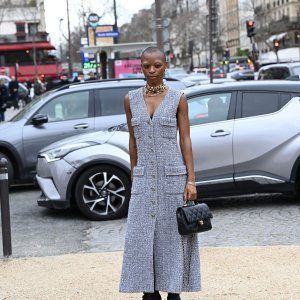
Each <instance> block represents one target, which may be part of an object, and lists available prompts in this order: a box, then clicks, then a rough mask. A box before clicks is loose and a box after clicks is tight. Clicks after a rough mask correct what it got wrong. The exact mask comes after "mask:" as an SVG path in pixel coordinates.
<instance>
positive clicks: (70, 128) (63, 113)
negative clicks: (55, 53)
mask: <svg viewBox="0 0 300 300" xmlns="http://www.w3.org/2000/svg"><path fill="white" fill-rule="evenodd" d="M166 84H167V85H169V86H171V87H173V88H176V89H184V88H185V87H186V85H185V84H184V83H183V82H181V81H178V80H168V79H166ZM144 85H145V80H144V79H132V80H129V79H116V80H106V81H89V82H84V83H79V84H73V85H67V86H63V87H61V88H59V89H57V90H54V91H50V92H47V93H45V94H42V95H41V97H38V98H36V99H35V100H34V101H32V102H30V103H29V104H28V105H27V106H26V107H25V108H24V109H23V110H22V111H20V113H19V114H17V115H16V116H15V117H13V118H12V119H11V120H10V121H9V122H6V123H1V124H0V157H4V158H6V159H7V160H8V179H9V183H10V184H13V183H24V182H33V178H34V175H35V167H36V162H37V155H38V152H39V150H41V149H42V148H43V147H46V146H47V145H49V144H51V143H53V142H56V141H58V140H61V139H63V138H66V137H69V136H73V135H77V134H80V133H83V132H89V131H95V130H101V129H107V128H109V127H111V126H113V125H116V124H119V123H122V122H124V121H125V114H124V104H123V99H124V96H125V95H126V94H127V93H128V91H130V90H133V89H135V88H138V87H141V86H144Z"/></svg>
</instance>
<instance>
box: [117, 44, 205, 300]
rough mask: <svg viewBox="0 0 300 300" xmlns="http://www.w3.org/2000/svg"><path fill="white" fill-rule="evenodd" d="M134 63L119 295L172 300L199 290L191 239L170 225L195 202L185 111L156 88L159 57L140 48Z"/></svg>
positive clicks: (179, 96)
mask: <svg viewBox="0 0 300 300" xmlns="http://www.w3.org/2000/svg"><path fill="white" fill-rule="evenodd" d="M141 64H142V71H143V73H144V75H145V78H146V81H147V83H146V86H145V87H143V88H139V89H136V90H133V91H130V92H129V93H128V95H126V96H125V100H124V106H125V112H126V118H127V124H128V129H129V154H130V164H131V179H132V188H131V199H130V204H129V211H128V219H127V231H126V238H125V248H124V257H123V267H122V275H121V281H120V292H124V293H137V292H143V300H150V299H151V300H160V299H161V295H160V293H159V292H160V291H162V292H167V293H168V298H167V299H168V300H171V299H176V300H178V299H181V297H180V293H181V292H195V291H199V290H200V263H199V249H198V241H197V235H191V236H181V235H179V233H178V230H177V221H176V209H177V207H179V206H182V205H183V203H184V197H185V198H186V199H188V200H195V199H196V198H197V191H196V186H195V174H194V162H193V155H192V145H191V139H190V127H189V119H188V105H187V100H186V97H185V95H183V93H182V92H180V91H176V90H173V89H171V88H169V87H167V86H166V85H165V83H164V81H163V77H164V73H165V70H166V68H167V62H166V56H165V54H164V52H163V51H161V50H160V49H159V48H157V47H149V48H146V49H145V50H144V51H143V52H142V55H141ZM177 131H179V141H180V143H179V145H180V146H178V143H177Z"/></svg>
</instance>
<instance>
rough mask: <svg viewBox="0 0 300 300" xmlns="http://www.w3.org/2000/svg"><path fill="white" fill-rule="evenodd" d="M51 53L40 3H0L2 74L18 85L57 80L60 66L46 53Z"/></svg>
mask: <svg viewBox="0 0 300 300" xmlns="http://www.w3.org/2000/svg"><path fill="white" fill-rule="evenodd" d="M54 49H55V47H54V46H53V45H52V44H51V43H50V41H49V38H48V33H47V32H46V22H45V9H44V0H3V1H1V2H0V66H1V69H0V70H1V73H2V74H6V75H16V76H17V77H18V80H19V81H27V80H31V81H33V80H34V78H35V77H36V76H38V75H43V76H45V77H52V78H53V77H57V75H58V73H59V72H60V65H59V64H58V63H57V61H56V58H55V57H54V56H53V55H51V54H50V53H49V50H54Z"/></svg>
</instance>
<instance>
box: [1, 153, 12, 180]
mask: <svg viewBox="0 0 300 300" xmlns="http://www.w3.org/2000/svg"><path fill="white" fill-rule="evenodd" d="M0 158H5V159H6V160H7V173H8V185H10V184H11V183H12V182H13V181H14V167H13V164H12V162H11V160H10V158H9V157H8V156H7V155H6V154H4V153H2V152H0Z"/></svg>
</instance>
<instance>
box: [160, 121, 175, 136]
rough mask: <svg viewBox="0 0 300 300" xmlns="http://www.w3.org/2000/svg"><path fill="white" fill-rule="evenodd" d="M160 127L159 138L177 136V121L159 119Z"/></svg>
mask: <svg viewBox="0 0 300 300" xmlns="http://www.w3.org/2000/svg"><path fill="white" fill-rule="evenodd" d="M159 123H160V127H161V131H160V132H161V136H162V137H164V138H168V139H170V138H176V135H177V119H176V118H166V117H162V118H160V119H159Z"/></svg>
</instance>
